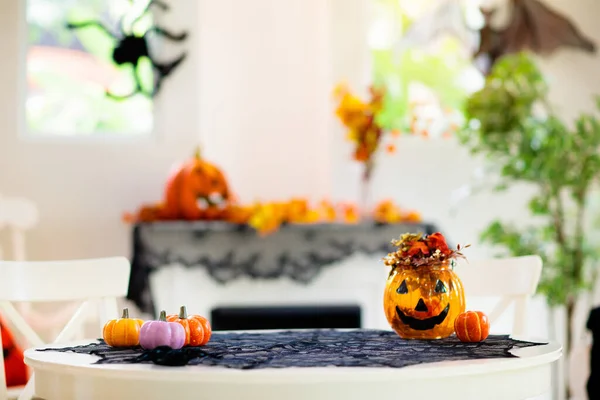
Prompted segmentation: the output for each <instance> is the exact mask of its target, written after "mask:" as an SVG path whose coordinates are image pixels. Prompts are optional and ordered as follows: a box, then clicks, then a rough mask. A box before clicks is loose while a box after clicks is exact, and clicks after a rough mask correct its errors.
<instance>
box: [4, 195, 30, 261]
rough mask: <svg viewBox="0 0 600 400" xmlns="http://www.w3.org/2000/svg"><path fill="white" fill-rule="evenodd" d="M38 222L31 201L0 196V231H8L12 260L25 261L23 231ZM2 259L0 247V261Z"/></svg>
mask: <svg viewBox="0 0 600 400" xmlns="http://www.w3.org/2000/svg"><path fill="white" fill-rule="evenodd" d="M38 220H39V215H38V209H37V206H36V205H35V204H34V203H33V202H32V201H30V200H27V199H24V198H17V197H2V196H0V230H2V229H4V228H7V229H8V231H9V234H10V242H11V252H10V257H11V258H12V259H14V260H16V261H24V260H25V258H26V254H25V231H27V230H29V229H32V228H33V227H34V226H36V225H37V223H38ZM4 258H5V257H3V254H2V248H1V247H0V260H1V259H4Z"/></svg>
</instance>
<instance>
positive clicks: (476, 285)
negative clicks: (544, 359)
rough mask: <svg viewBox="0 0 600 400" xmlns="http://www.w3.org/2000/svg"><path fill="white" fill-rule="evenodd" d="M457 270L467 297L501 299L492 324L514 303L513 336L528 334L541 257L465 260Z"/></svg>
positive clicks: (493, 313) (491, 318)
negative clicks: (528, 308)
mask: <svg viewBox="0 0 600 400" xmlns="http://www.w3.org/2000/svg"><path fill="white" fill-rule="evenodd" d="M455 271H456V273H457V274H458V276H459V277H460V279H461V280H462V282H463V286H464V288H465V295H466V297H467V298H469V297H499V298H500V302H499V303H498V304H497V305H496V306H495V308H494V309H493V310H492V311H491V312H490V313H489V314H488V317H489V319H490V324H492V325H493V324H494V322H496V321H497V320H498V318H499V317H500V315H502V314H503V313H504V312H505V311H506V310H507V309H508V307H510V305H511V304H512V303H514V304H515V307H514V310H515V314H514V321H513V329H512V334H513V336H519V335H524V334H525V331H526V328H525V327H526V323H527V305H528V301H529V299H530V298H531V297H532V296H533V295H534V294H535V291H536V289H537V285H538V282H539V281H540V276H541V273H542V259H541V258H540V257H539V256H524V257H511V258H498V259H490V260H476V261H468V262H466V261H461V262H460V263H459V265H458V266H457V267H456V269H455Z"/></svg>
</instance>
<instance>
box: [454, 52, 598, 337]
mask: <svg viewBox="0 0 600 400" xmlns="http://www.w3.org/2000/svg"><path fill="white" fill-rule="evenodd" d="M598 108H599V109H600V99H599V101H598ZM465 111H466V112H465V114H466V117H467V126H468V127H467V128H466V129H464V130H463V131H461V132H460V133H459V139H460V140H461V142H462V143H463V144H464V145H466V146H467V147H468V148H469V149H470V150H471V152H472V153H473V154H477V155H483V156H484V157H485V158H486V159H487V161H488V162H490V163H492V164H494V165H496V166H497V172H498V174H499V175H500V177H501V181H502V183H501V184H500V185H499V186H498V187H497V188H496V189H497V190H498V191H503V190H506V189H508V188H510V187H512V186H513V185H515V184H523V183H524V184H527V185H528V186H530V187H532V188H534V189H535V194H534V196H533V197H532V198H531V199H530V201H529V206H528V207H529V211H530V213H531V215H532V217H534V218H533V219H532V221H535V223H532V224H531V225H529V226H525V227H523V226H517V225H515V224H508V223H505V222H502V221H495V222H493V223H492V224H491V225H490V226H489V227H488V228H487V229H486V230H485V231H484V232H483V234H482V239H483V241H485V242H488V243H491V244H495V245H498V246H499V247H500V248H503V249H504V254H505V255H512V256H521V255H528V254H539V255H540V256H541V257H542V258H543V260H544V269H543V274H542V280H541V282H540V285H539V287H538V291H539V292H540V293H542V294H543V295H545V297H546V299H547V302H548V304H549V305H551V306H557V305H564V306H566V307H567V312H568V322H569V323H570V322H571V319H572V312H573V307H574V304H575V300H576V298H577V296H578V295H579V294H580V292H581V291H582V290H584V289H586V288H588V287H589V285H590V279H589V277H590V274H589V273H588V272H589V271H590V270H591V269H592V268H595V267H596V265H595V259H596V257H597V256H598V253H599V251H598V250H599V249H600V243H598V242H594V241H593V240H591V236H590V235H589V232H588V231H586V227H585V226H586V224H585V222H586V220H587V218H589V217H588V215H587V214H588V208H589V207H588V200H589V199H590V198H591V196H594V195H596V194H597V192H596V189H597V186H598V182H599V180H600V156H599V154H598V149H599V148H600V121H599V120H598V118H597V117H595V116H593V115H587V114H583V115H581V116H580V117H579V118H577V120H576V121H575V123H574V124H572V125H573V127H572V128H571V127H569V126H567V124H565V123H564V122H563V121H562V120H561V119H560V118H559V117H558V115H557V114H556V113H555V111H554V110H553V108H552V106H551V105H550V102H549V100H548V85H547V83H546V81H545V80H544V77H543V76H542V74H541V72H540V71H539V70H538V68H537V66H536V65H535V63H534V62H533V61H532V60H531V59H530V58H529V57H528V56H527V55H525V54H518V55H514V56H509V57H505V58H503V59H502V60H500V61H499V62H498V63H497V64H496V66H495V67H494V69H493V71H492V73H491V74H490V75H489V76H488V77H487V79H486V83H485V87H484V88H483V89H481V90H480V91H478V92H476V93H475V94H473V95H472V96H471V97H470V98H469V99H468V101H467V103H466V107H465ZM569 326H570V325H569ZM567 343H568V342H567ZM567 345H568V344H567Z"/></svg>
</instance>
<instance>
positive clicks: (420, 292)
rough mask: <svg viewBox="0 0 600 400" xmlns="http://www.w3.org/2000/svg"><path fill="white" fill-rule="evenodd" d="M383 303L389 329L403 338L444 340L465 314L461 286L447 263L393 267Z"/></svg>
mask: <svg viewBox="0 0 600 400" xmlns="http://www.w3.org/2000/svg"><path fill="white" fill-rule="evenodd" d="M383 303H384V310H385V315H386V317H387V320H388V322H389V323H390V325H391V327H392V329H394V330H395V331H396V333H398V335H400V337H402V338H406V339H441V338H445V337H448V336H450V335H451V334H452V333H453V332H454V320H455V319H456V317H457V316H458V315H459V314H461V313H463V312H464V311H465V299H464V293H463V288H462V283H461V281H460V279H459V278H458V276H457V275H456V274H455V273H454V271H452V268H451V267H450V266H449V265H448V264H442V265H437V266H428V265H424V266H420V267H416V268H415V267H404V268H396V269H395V270H394V271H393V272H392V273H391V275H390V276H389V278H388V281H387V284H386V289H385V294H384V300H383Z"/></svg>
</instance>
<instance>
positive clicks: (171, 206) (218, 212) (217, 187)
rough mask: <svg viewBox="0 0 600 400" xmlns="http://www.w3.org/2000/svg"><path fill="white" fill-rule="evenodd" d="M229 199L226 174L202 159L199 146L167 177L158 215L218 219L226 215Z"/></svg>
mask: <svg viewBox="0 0 600 400" xmlns="http://www.w3.org/2000/svg"><path fill="white" fill-rule="evenodd" d="M229 201H230V192H229V185H228V183H227V180H226V179H225V175H224V174H223V172H222V171H221V170H220V169H219V168H218V167H216V166H215V165H214V164H211V163H209V162H208V161H206V160H204V159H203V158H202V157H201V155H200V149H199V148H198V149H197V150H196V154H195V155H194V157H193V158H192V159H191V160H189V161H187V162H185V163H184V164H183V165H182V166H180V167H179V168H177V169H176V170H175V171H174V172H173V173H172V174H171V176H170V177H169V179H168V181H167V186H166V188H165V200H164V206H163V207H164V208H163V210H162V212H161V214H162V215H161V216H162V217H164V218H166V219H188V220H198V219H204V220H206V219H208V220H213V219H220V218H223V216H224V215H225V212H226V209H227V206H228V204H229Z"/></svg>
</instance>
